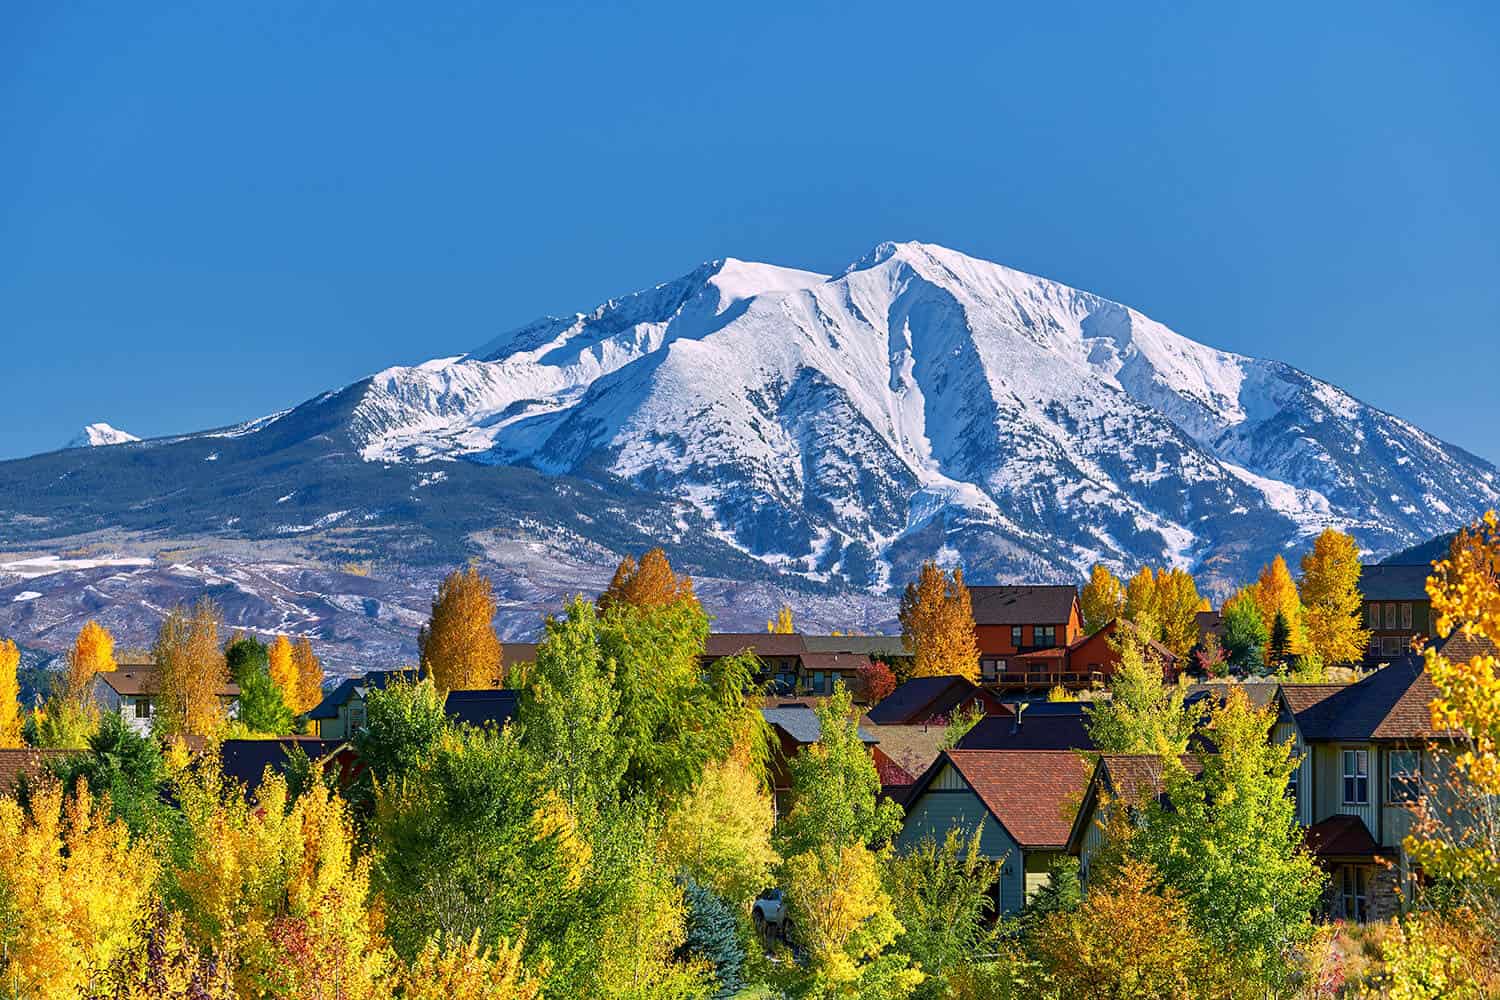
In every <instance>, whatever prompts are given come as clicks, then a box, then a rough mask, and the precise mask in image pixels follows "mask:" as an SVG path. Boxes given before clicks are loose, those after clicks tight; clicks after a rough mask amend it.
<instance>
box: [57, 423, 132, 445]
mask: <svg viewBox="0 0 1500 1000" xmlns="http://www.w3.org/2000/svg"><path fill="white" fill-rule="evenodd" d="M139 440H140V438H138V437H136V436H135V435H134V434H131V433H129V432H128V431H122V430H120V429H119V428H118V427H111V426H110V425H109V424H105V423H98V424H89V425H88V426H87V427H85V428H84V429H83V430H81V431H79V432H78V434H77V436H75V437H74V438H73V439H72V440H70V441H69V442H68V443H67V444H65V445H63V447H64V448H98V447H100V446H102V445H106V444H127V443H129V442H131V441H139Z"/></svg>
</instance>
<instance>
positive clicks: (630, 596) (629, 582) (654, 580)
mask: <svg viewBox="0 0 1500 1000" xmlns="http://www.w3.org/2000/svg"><path fill="white" fill-rule="evenodd" d="M695 600H697V598H696V597H695V596H694V595H693V580H692V577H690V576H688V575H687V574H686V573H683V574H681V575H678V574H677V573H675V572H673V570H672V564H671V563H670V562H668V561H667V554H666V553H665V552H663V551H662V550H661V549H652V550H651V551H650V552H647V553H646V554H645V555H643V556H641V561H640V562H639V563H637V562H636V561H635V560H634V559H632V558H631V557H630V556H626V557H625V558H624V559H621V560H620V565H619V566H617V567H616V568H615V575H614V577H613V578H612V579H611V580H610V581H609V586H608V587H606V588H605V590H604V593H602V594H600V595H599V608H600V609H601V610H603V609H604V608H607V607H609V606H610V605H611V604H614V603H617V602H619V603H623V604H633V605H635V606H636V607H638V608H659V607H663V606H664V605H668V604H676V603H677V602H678V601H695ZM788 614H790V612H788Z"/></svg>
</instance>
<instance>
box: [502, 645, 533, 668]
mask: <svg viewBox="0 0 1500 1000" xmlns="http://www.w3.org/2000/svg"><path fill="white" fill-rule="evenodd" d="M538 645H539V644H538V643H535V642H502V643H501V644H500V662H502V663H504V664H506V665H507V666H508V665H510V664H512V663H535V662H536V647H537V646H538Z"/></svg>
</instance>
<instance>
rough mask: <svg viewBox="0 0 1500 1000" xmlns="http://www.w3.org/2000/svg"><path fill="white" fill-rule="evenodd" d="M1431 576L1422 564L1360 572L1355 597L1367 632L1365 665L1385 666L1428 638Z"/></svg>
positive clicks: (1365, 568)
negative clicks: (1358, 598)
mask: <svg viewBox="0 0 1500 1000" xmlns="http://www.w3.org/2000/svg"><path fill="white" fill-rule="evenodd" d="M1431 572H1432V567H1431V566H1430V565H1427V564H1425V563H1424V564H1423V565H1420V566H1385V565H1378V566H1364V567H1361V568H1360V574H1359V593H1360V596H1361V597H1363V598H1364V618H1365V627H1366V628H1368V629H1369V630H1370V646H1369V648H1368V649H1367V650H1365V662H1366V663H1370V664H1373V663H1389V662H1390V661H1391V660H1394V659H1396V658H1398V657H1400V656H1402V655H1404V654H1405V653H1407V652H1409V651H1410V650H1412V649H1414V648H1418V647H1419V646H1420V644H1421V643H1422V642H1423V641H1425V640H1426V639H1428V638H1430V637H1431V636H1432V634H1433V629H1432V603H1431V601H1429V600H1428V597H1427V576H1428V574H1429V573H1431Z"/></svg>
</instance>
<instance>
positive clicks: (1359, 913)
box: [1339, 865, 1370, 923]
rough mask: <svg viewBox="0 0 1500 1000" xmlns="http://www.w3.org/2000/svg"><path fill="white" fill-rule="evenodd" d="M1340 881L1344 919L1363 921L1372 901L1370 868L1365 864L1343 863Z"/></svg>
mask: <svg viewBox="0 0 1500 1000" xmlns="http://www.w3.org/2000/svg"><path fill="white" fill-rule="evenodd" d="M1340 882H1341V885H1340V887H1339V896H1340V898H1341V902H1342V903H1343V911H1344V919H1345V920H1353V921H1355V922H1356V923H1363V922H1364V920H1365V913H1366V908H1367V906H1368V905H1369V901H1370V870H1369V869H1368V868H1366V867H1364V866H1363V865H1343V866H1342V868H1341V878H1340Z"/></svg>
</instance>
